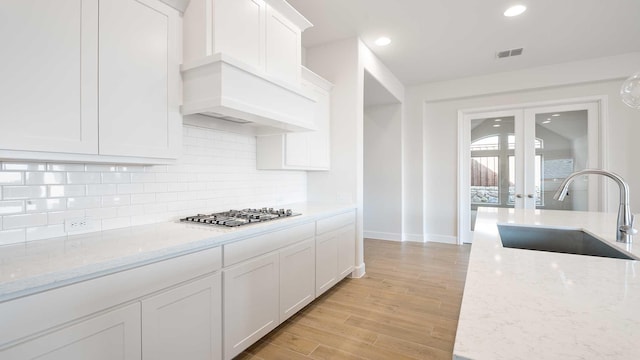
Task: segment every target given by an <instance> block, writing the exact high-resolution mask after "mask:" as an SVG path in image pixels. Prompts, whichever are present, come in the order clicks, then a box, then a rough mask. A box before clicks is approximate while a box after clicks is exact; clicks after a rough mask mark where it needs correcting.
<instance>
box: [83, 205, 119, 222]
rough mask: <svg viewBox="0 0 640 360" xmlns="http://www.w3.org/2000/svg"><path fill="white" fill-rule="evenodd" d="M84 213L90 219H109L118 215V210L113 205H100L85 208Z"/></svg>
mask: <svg viewBox="0 0 640 360" xmlns="http://www.w3.org/2000/svg"><path fill="white" fill-rule="evenodd" d="M85 215H86V216H87V217H90V218H92V219H109V218H114V217H116V216H118V211H117V208H115V207H100V208H95V209H86V210H85Z"/></svg>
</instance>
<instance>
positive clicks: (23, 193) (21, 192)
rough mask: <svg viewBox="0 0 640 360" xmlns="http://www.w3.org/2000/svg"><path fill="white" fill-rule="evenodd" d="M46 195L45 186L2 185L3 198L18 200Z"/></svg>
mask: <svg viewBox="0 0 640 360" xmlns="http://www.w3.org/2000/svg"><path fill="white" fill-rule="evenodd" d="M45 197H47V187H46V186H4V187H3V188H2V198H3V199H4V200H18V199H30V198H45Z"/></svg>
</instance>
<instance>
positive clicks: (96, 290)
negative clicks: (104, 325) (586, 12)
mask: <svg viewBox="0 0 640 360" xmlns="http://www.w3.org/2000/svg"><path fill="white" fill-rule="evenodd" d="M221 259H222V256H221V249H220V247H217V248H213V249H207V250H203V251H199V252H196V253H193V254H188V255H184V256H179V257H176V258H172V259H168V260H164V261H159V262H157V263H153V264H149V265H145V266H141V267H138V268H134V269H130V270H126V271H121V272H118V273H115V274H111V275H107V276H103V277H99V278H96V279H92V280H87V281H83V282H79V283H76V284H72V285H69V286H63V287H60V288H57V289H52V290H49V291H45V292H42V293H39V294H35V295H31V296H27V297H24V298H18V299H16V300H12V301H7V302H4V303H0V319H2V322H3V323H6V324H11V326H0V347H1V346H2V345H4V344H7V343H9V342H12V341H15V340H18V339H20V338H23V337H25V336H28V335H30V334H34V333H37V332H40V331H43V330H46V329H49V328H52V327H54V326H57V325H60V324H62V323H65V322H68V321H70V320H74V319H79V318H82V317H85V316H88V315H91V314H93V313H96V312H98V311H102V310H104V309H108V308H110V307H113V306H116V305H119V304H123V303H126V302H129V301H132V300H134V299H137V298H140V297H142V296H145V295H147V294H150V293H153V292H155V291H158V290H162V289H165V288H168V287H170V286H174V285H176V284H178V283H181V282H184V281H187V280H191V279H193V278H195V277H198V276H200V275H204V274H207V273H211V272H214V271H216V270H219V269H220V268H221Z"/></svg>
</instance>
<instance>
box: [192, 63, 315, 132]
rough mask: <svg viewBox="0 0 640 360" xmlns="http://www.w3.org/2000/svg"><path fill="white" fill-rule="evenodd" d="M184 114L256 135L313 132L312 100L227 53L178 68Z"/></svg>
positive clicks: (298, 88) (290, 85)
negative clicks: (231, 124)
mask: <svg viewBox="0 0 640 360" xmlns="http://www.w3.org/2000/svg"><path fill="white" fill-rule="evenodd" d="M181 70H182V79H183V105H182V114H183V115H190V114H202V115H207V116H211V117H214V118H218V119H221V120H227V121H233V122H236V123H240V124H245V125H246V126H252V127H254V128H255V133H256V134H257V135H271V134H278V133H285V132H296V131H310V130H316V127H315V124H314V107H315V103H316V101H315V100H314V99H313V97H312V96H313V95H312V94H310V93H308V90H305V89H303V88H302V86H295V85H294V84H291V83H287V82H284V81H281V80H279V79H276V78H274V77H272V76H270V75H268V74H265V73H264V72H260V71H258V70H256V69H255V68H253V67H251V66H249V65H247V64H244V63H242V62H241V61H238V60H236V59H233V58H232V57H230V56H228V55H226V54H220V53H218V54H214V55H210V56H207V57H204V58H201V59H199V60H196V61H192V62H191V63H188V64H184V65H183V66H182V69H181Z"/></svg>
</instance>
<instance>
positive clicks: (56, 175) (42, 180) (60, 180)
mask: <svg viewBox="0 0 640 360" xmlns="http://www.w3.org/2000/svg"><path fill="white" fill-rule="evenodd" d="M24 175H25V181H24V183H25V184H26V185H50V184H65V183H66V182H67V179H66V177H65V176H64V174H63V173H60V172H26V173H25V174H24Z"/></svg>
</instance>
